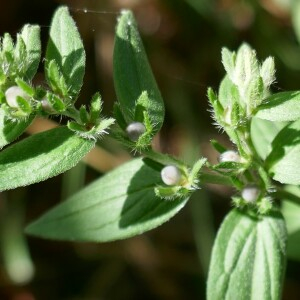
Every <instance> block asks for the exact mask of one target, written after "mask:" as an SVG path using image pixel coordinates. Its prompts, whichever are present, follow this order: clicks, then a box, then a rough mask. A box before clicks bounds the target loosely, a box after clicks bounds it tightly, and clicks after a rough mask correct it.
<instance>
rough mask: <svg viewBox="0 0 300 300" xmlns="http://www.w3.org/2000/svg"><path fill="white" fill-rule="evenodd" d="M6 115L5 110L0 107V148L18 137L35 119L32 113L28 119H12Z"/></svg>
mask: <svg viewBox="0 0 300 300" xmlns="http://www.w3.org/2000/svg"><path fill="white" fill-rule="evenodd" d="M5 116H6V114H5V112H4V110H3V109H2V108H0V128H1V129H0V149H1V148H3V147H4V146H6V145H8V144H9V143H11V142H13V141H14V140H15V139H16V138H18V137H19V136H20V135H21V134H22V133H23V132H24V131H25V129H26V128H27V127H28V126H29V125H30V124H31V122H32V121H33V119H34V116H32V115H31V116H29V117H27V118H26V119H22V120H18V121H12V120H10V119H7V118H6V117H5Z"/></svg>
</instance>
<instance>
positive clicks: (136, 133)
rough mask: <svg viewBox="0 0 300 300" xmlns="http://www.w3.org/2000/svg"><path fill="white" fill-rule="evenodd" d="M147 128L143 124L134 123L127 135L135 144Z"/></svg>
mask: <svg viewBox="0 0 300 300" xmlns="http://www.w3.org/2000/svg"><path fill="white" fill-rule="evenodd" d="M145 131H146V127H145V125H144V124H143V123H141V122H133V123H130V124H129V125H128V126H127V128H126V133H127V135H128V137H129V139H130V140H131V141H133V142H136V141H137V140H138V139H139V137H140V136H141V135H142V134H143V133H145Z"/></svg>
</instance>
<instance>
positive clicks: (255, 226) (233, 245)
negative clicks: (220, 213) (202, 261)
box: [207, 209, 287, 300]
mask: <svg viewBox="0 0 300 300" xmlns="http://www.w3.org/2000/svg"><path fill="white" fill-rule="evenodd" d="M286 239H287V233H286V228H285V222H284V220H283V218H282V215H281V214H280V213H279V212H272V213H270V215H268V216H261V217H260V218H257V217H256V216H251V215H249V214H247V213H242V212H240V211H238V210H237V209H234V210H232V211H231V212H230V213H229V214H228V215H227V217H226V218H225V220H224V222H223V224H222V226H221V228H220V230H219V233H218V235H217V238H216V240H215V244H214V247H213V252H212V258H211V264H210V270H209V277H208V286H207V299H208V300H216V299H228V300H231V299H243V300H248V299H249V300H250V299H260V300H273V299H274V300H278V299H280V298H281V291H282V279H283V275H284V271H285V255H286Z"/></svg>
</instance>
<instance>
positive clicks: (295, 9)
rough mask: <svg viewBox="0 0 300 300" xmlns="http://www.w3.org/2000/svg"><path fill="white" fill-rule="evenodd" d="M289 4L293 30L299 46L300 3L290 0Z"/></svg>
mask: <svg viewBox="0 0 300 300" xmlns="http://www.w3.org/2000/svg"><path fill="white" fill-rule="evenodd" d="M290 2H291V16H292V23H293V28H294V31H295V34H296V37H297V40H298V43H299V44H300V2H299V1H297V0H292V1H290Z"/></svg>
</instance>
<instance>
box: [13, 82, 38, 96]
mask: <svg viewBox="0 0 300 300" xmlns="http://www.w3.org/2000/svg"><path fill="white" fill-rule="evenodd" d="M15 81H16V84H17V85H18V86H19V87H20V88H21V89H22V90H23V91H24V92H25V93H26V94H28V95H29V96H30V97H34V96H35V90H34V88H33V87H31V86H30V85H29V84H28V83H27V82H25V81H24V80H22V79H21V78H16V80H15Z"/></svg>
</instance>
